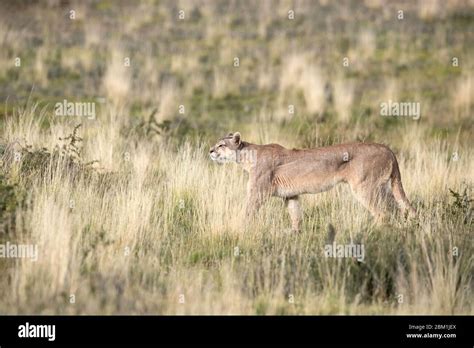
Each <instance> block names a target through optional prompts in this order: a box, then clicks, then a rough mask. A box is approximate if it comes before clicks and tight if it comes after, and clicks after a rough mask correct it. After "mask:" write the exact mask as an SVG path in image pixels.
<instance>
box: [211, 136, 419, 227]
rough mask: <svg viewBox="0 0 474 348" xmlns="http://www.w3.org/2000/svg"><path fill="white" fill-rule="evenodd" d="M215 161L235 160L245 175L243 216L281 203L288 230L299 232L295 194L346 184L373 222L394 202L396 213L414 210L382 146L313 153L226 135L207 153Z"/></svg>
mask: <svg viewBox="0 0 474 348" xmlns="http://www.w3.org/2000/svg"><path fill="white" fill-rule="evenodd" d="M210 157H211V159H212V160H213V161H217V162H229V161H231V162H236V163H238V164H240V165H241V166H242V167H243V169H244V170H245V171H247V172H248V174H249V180H248V185H247V208H246V214H247V216H253V215H254V214H255V213H256V212H257V211H258V209H259V207H260V206H261V205H262V204H263V203H264V202H265V200H266V199H267V198H269V197H271V196H276V197H281V198H283V199H284V200H285V201H286V205H287V207H288V211H289V214H290V218H291V222H292V229H293V230H295V231H299V230H300V222H301V216H302V213H301V207H300V202H299V200H298V196H299V195H301V194H306V193H319V192H323V191H327V190H329V189H331V188H332V187H334V186H335V185H337V184H339V183H348V184H349V186H350V188H351V190H352V192H353V194H354V196H355V197H356V199H357V200H358V201H359V202H360V203H361V204H362V205H363V206H364V207H365V208H367V209H368V210H369V211H370V213H371V214H372V215H373V216H374V217H375V218H376V219H381V218H383V217H384V216H385V210H386V208H387V205H388V204H389V203H390V198H394V200H395V202H396V203H397V205H398V207H399V209H400V210H401V211H402V212H408V213H410V214H414V213H415V210H414V209H413V207H412V206H411V204H410V202H409V201H408V199H407V197H406V195H405V192H404V190H403V186H402V181H401V177H400V170H399V168H398V162H397V159H396V158H395V155H394V154H393V152H392V151H391V150H390V149H389V148H388V147H387V146H385V145H382V144H376V143H350V144H340V145H334V146H327V147H320V148H314V149H292V150H290V149H286V148H284V147H283V146H281V145H278V144H266V145H257V144H251V143H249V142H246V141H242V139H241V135H240V133H239V132H237V133H230V134H228V135H227V136H226V137H223V138H221V139H219V140H218V141H217V143H216V144H215V145H214V146H213V147H211V149H210Z"/></svg>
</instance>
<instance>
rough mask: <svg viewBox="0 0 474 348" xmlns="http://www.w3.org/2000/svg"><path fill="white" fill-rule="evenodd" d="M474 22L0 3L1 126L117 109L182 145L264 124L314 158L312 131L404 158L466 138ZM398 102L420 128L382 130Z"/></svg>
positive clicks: (426, 4) (267, 2)
mask: <svg viewBox="0 0 474 348" xmlns="http://www.w3.org/2000/svg"><path fill="white" fill-rule="evenodd" d="M473 9H474V7H473V1H472V0H452V1H441V0H426V1H396V2H394V1H384V0H365V1H347V0H346V1H327V0H321V1H285V0H281V1H271V0H264V1H234V0H229V1H208V0H196V1H141V2H135V1H59V0H58V1H54V0H51V1H2V5H1V17H2V20H1V23H0V45H1V50H0V99H1V100H2V101H3V102H7V103H6V105H5V107H4V108H1V109H0V122H2V121H3V120H4V118H5V116H6V115H7V114H8V112H9V111H11V108H14V107H15V106H17V105H18V103H20V104H21V103H24V102H25V100H26V98H28V97H30V98H31V100H33V101H38V102H39V103H40V105H41V106H44V105H49V107H50V108H51V110H52V107H53V105H54V103H56V102H58V101H62V100H63V99H67V100H68V101H81V102H83V101H96V102H99V105H102V104H103V103H106V104H113V105H115V106H118V107H119V108H120V110H121V111H122V113H123V117H124V118H125V119H126V120H125V122H123V127H124V128H125V129H124V131H126V132H128V131H130V130H136V129H137V127H138V128H140V127H143V126H145V128H146V129H145V131H146V130H148V132H147V133H148V134H150V133H151V134H152V135H154V134H155V133H156V132H154V131H151V132H150V129H152V130H153V129H154V130H160V131H161V133H162V134H161V135H162V136H163V135H165V136H166V135H172V136H174V137H175V138H178V139H182V138H183V137H184V136H193V135H198V136H203V135H204V136H212V137H210V139H213V138H215V137H216V136H221V135H222V134H225V133H227V132H228V131H229V130H235V129H236V128H239V129H242V130H244V131H245V130H247V131H248V132H252V129H255V128H258V127H259V125H260V123H259V121H262V122H263V124H266V123H268V122H267V121H269V122H271V124H272V126H273V127H277V128H279V129H280V130H283V135H285V136H287V137H289V138H290V139H291V142H292V143H293V144H295V145H299V146H309V145H315V144H313V142H314V138H315V131H316V132H317V133H318V134H317V135H318V136H319V137H320V138H326V139H325V140H326V141H329V142H332V141H334V139H337V140H341V138H349V140H356V139H352V138H360V139H366V140H377V141H382V140H384V141H391V142H392V143H395V144H396V143H397V138H400V132H401V130H403V129H404V127H406V126H407V124H408V126H411V123H413V122H420V123H422V124H426V125H429V127H427V129H426V130H425V131H423V132H422V135H423V136H426V137H429V136H442V137H446V136H447V137H450V136H451V137H456V136H457V137H459V134H458V132H459V131H460V132H461V134H460V136H461V138H463V137H469V135H470V133H471V132H472V126H473V119H474V118H473V117H472V111H473V98H472V94H473V91H472V81H473V74H474V73H473V71H474V70H473V64H474V63H473V61H472V56H473V50H474V44H473V43H474V38H473V35H474V34H473V32H474V11H473ZM400 11H402V12H400ZM72 17H73V18H72ZM290 18H294V19H290ZM17 57H19V58H20V59H21V67H17V66H15V58H17ZM235 58H238V65H239V66H238V67H236V66H234V63H235V62H236V61H235ZM126 60H129V62H130V66H126ZM388 100H392V101H414V102H419V103H421V119H420V120H418V121H413V120H412V119H411V118H408V119H403V118H390V117H380V116H379V110H380V103H381V102H383V101H388ZM180 105H182V106H183V107H184V110H183V109H182V110H181V111H184V112H182V113H180V109H179V106H180ZM289 105H293V106H294V113H290V112H289ZM102 119H104V117H102ZM76 121H77V120H76ZM100 121H101V120H100V117H99V122H100ZM154 122H156V124H157V125H158V128H157V127H152V124H154ZM45 123H46V126H47V123H48V120H47V119H45ZM86 123H87V122H86ZM89 123H94V121H90V122H89ZM87 126H89V127H93V125H87V124H86V125H85V127H87ZM147 127H148V128H150V129H148V128H147ZM250 128H252V129H250ZM249 129H250V130H249ZM315 129H317V130H315ZM347 130H356V133H357V135H356V134H355V133H354V134H352V133H351V132H349V133H347V132H346V131H347ZM140 134H141V133H140ZM283 135H282V136H283ZM312 139H313V140H312ZM258 140H264V139H258Z"/></svg>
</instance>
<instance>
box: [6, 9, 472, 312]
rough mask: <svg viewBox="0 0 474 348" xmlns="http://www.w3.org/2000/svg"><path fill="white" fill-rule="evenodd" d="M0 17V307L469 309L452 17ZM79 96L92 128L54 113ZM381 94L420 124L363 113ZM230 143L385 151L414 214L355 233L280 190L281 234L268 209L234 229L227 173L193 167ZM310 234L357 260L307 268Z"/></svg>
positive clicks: (460, 36)
mask: <svg viewBox="0 0 474 348" xmlns="http://www.w3.org/2000/svg"><path fill="white" fill-rule="evenodd" d="M198 5H199V6H198ZM290 5H291V6H294V9H295V13H296V18H295V20H294V22H292V21H289V20H287V19H286V18H287V17H286V16H287V11H288V8H289V6H290ZM0 6H2V7H3V10H2V11H0V13H2V16H4V18H2V22H3V23H5V24H3V25H2V26H0V34H1V35H0V38H1V39H0V40H3V41H1V43H2V47H3V48H4V49H2V50H1V52H0V62H2V64H0V81H1V83H0V96H1V97H2V98H3V101H4V102H5V107H4V108H2V110H0V159H1V162H0V219H1V220H0V241H1V243H6V242H7V241H9V242H10V243H18V244H20V243H26V244H36V245H38V251H39V257H38V261H37V262H32V261H30V260H29V259H7V258H4V259H0V270H1V272H2V274H3V275H4V276H3V277H2V278H1V279H0V311H1V312H2V313H8V314H15V313H42V314H52V313H57V314H95V313H97V314H117V313H133V314H473V313H474V301H473V300H474V297H473V288H474V287H473V285H474V284H473V283H474V280H473V277H472V275H473V266H474V262H473V261H474V259H473V251H474V246H473V244H472V230H473V220H472V200H473V198H472V197H473V196H472V190H473V187H474V185H473V177H472V173H474V168H473V163H474V158H473V156H474V155H473V151H472V141H471V134H472V130H473V125H474V124H473V121H472V120H473V118H472V112H473V102H472V97H471V96H472V71H473V70H472V66H471V65H469V64H471V63H470V62H469V60H468V58H467V57H469V56H470V55H472V53H473V52H472V47H474V45H472V38H470V37H469V35H468V33H469V31H472V29H473V28H472V26H473V24H472V21H469V20H464V16H461V15H460V14H462V13H468V12H469V9H470V10H471V11H472V5H471V7H469V6H470V5H469V4H467V3H463V2H462V1H461V2H458V3H456V5H449V6H445V7H442V8H438V7H436V6H434V7H424V6H423V5H422V4H421V2H419V3H418V2H414V3H413V4H412V3H410V4H408V3H403V4H392V3H391V2H390V3H389V2H387V3H386V2H383V1H381V2H377V1H371V2H370V4H369V2H367V4H366V2H358V1H349V2H347V4H345V5H344V6H342V5H339V7H338V6H336V5H335V4H331V3H330V2H320V3H318V2H307V1H297V2H295V3H294V4H293V3H291V4H290V3H287V2H285V1H276V2H274V4H273V6H270V7H269V6H268V5H265V2H262V3H261V4H260V3H253V2H222V3H215V2H210V1H204V0H203V1H200V2H199V4H198V3H196V2H186V1H185V2H182V3H180V6H181V7H182V8H183V9H184V10H185V13H186V15H189V17H186V18H188V19H186V20H183V21H179V20H178V19H177V11H178V10H177V8H176V7H175V6H173V3H172V2H166V1H156V2H155V1H150V2H143V3H141V4H140V5H139V6H131V5H128V4H126V3H123V4H120V5H118V4H115V3H114V2H110V1H109V2H106V1H101V2H97V3H87V2H86V3H82V2H81V4H79V3H72V5H70V7H72V8H75V9H76V10H77V11H78V19H77V20H75V21H71V20H70V19H68V17H67V16H66V14H67V13H69V10H70V7H69V6H67V5H64V4H62V3H59V2H58V3H55V2H54V1H51V2H48V4H45V5H41V6H40V5H38V4H36V5H24V6H23V7H22V11H21V12H20V10H19V8H18V6H20V5H17V4H15V3H6V4H3V5H0ZM399 6H403V7H404V9H405V12H406V19H405V21H404V22H403V23H401V22H399V21H397V19H396V14H397V10H398V7H399ZM374 16H375V17H374ZM104 18H106V19H107V20H104ZM315 18H316V19H319V20H315ZM371 18H377V20H376V21H374V20H372V19H371ZM13 19H15V20H13ZM19 19H28V21H30V23H31V27H28V28H27V29H24V30H21V29H20V26H19V23H20V22H21V21H20V20H19ZM156 21H159V23H160V25H159V26H157V25H156ZM50 23H55V26H54V27H51V25H50ZM255 23H258V25H255ZM119 24H120V25H119ZM433 33H434V34H435V35H434V34H433ZM433 35H434V36H433ZM16 56H21V57H23V58H24V59H23V58H22V66H21V67H18V68H17V67H14V66H12V64H13V59H14V57H16ZM346 56H347V57H349V62H350V64H349V66H348V67H344V66H343V65H342V58H343V57H346ZM452 56H458V57H459V58H460V62H461V63H460V66H459V67H453V66H452V65H451V58H452ZM125 57H129V58H130V62H131V65H130V67H126V66H123V64H122V61H123V59H124V58H125ZM235 57H239V60H240V66H239V67H234V66H233V63H234V58H235ZM32 86H34V88H33V89H32ZM100 98H104V101H103V102H100V103H97V105H96V112H97V115H96V117H95V119H93V120H88V119H87V118H84V117H82V118H81V117H80V116H76V117H57V116H55V115H54V108H53V106H54V103H55V102H62V100H63V99H67V100H68V101H80V102H86V101H92V102H93V101H96V100H102V99H100ZM388 99H391V100H394V101H395V100H400V101H415V102H420V103H421V105H422V115H421V118H420V120H418V121H414V120H412V119H410V118H383V117H380V116H379V110H380V102H382V101H386V100H388ZM290 104H291V105H294V110H295V112H294V113H289V108H288V106H289V105H290ZM180 105H182V106H184V110H185V111H184V113H180V108H179V106H180ZM79 124H80V125H81V126H80V127H78V125H79ZM236 130H239V131H240V132H241V133H242V135H243V138H244V140H246V141H251V142H255V143H269V142H277V143H280V144H282V145H284V146H287V147H309V146H324V145H329V144H333V143H339V142H345V141H354V140H365V141H377V142H382V143H385V144H388V145H389V146H390V147H391V148H392V149H393V150H394V151H395V153H396V155H397V158H398V161H399V164H400V169H401V174H402V181H403V184H404V187H405V191H406V192H407V196H408V197H409V199H410V200H411V201H412V202H413V204H414V206H415V207H416V209H417V216H416V218H415V219H414V220H410V221H405V220H404V219H400V218H397V217H393V218H392V219H391V220H390V221H389V222H388V223H386V224H384V225H375V224H374V223H373V221H372V220H371V218H370V216H369V215H368V214H367V212H366V211H365V210H364V209H363V208H362V207H361V206H360V205H359V204H358V203H357V202H356V201H355V200H354V199H353V198H352V196H351V194H350V191H349V189H348V187H346V186H339V187H337V188H336V189H334V190H332V191H329V192H325V193H321V194H318V195H311V196H309V195H308V196H305V197H303V198H302V204H303V207H304V220H303V228H302V231H301V233H300V234H292V233H290V232H289V227H290V222H289V218H288V216H287V213H286V210H285V207H284V204H283V202H281V201H280V200H278V199H273V200H271V201H270V202H269V204H267V205H266V206H264V207H263V208H262V210H261V212H260V213H259V215H258V217H257V219H256V220H255V221H247V220H246V219H245V217H244V210H245V187H246V176H245V174H244V173H243V172H242V170H241V169H240V168H238V167H237V166H236V165H233V164H227V165H223V166H218V165H216V164H214V163H211V161H210V160H209V159H208V155H207V154H208V150H209V146H210V145H214V143H215V141H216V139H217V138H218V137H220V136H222V135H224V134H226V133H228V132H229V131H236ZM331 229H334V231H335V241H336V243H338V244H350V243H358V244H362V245H364V247H365V258H364V262H358V261H357V260H355V259H353V258H328V257H325V255H324V246H325V245H326V244H327V243H328V242H327V240H328V239H330V237H329V234H330V232H329V231H330V230H331ZM72 299H73V301H72Z"/></svg>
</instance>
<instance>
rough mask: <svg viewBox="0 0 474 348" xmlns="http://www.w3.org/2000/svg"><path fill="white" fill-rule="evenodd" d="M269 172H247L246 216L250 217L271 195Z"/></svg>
mask: <svg viewBox="0 0 474 348" xmlns="http://www.w3.org/2000/svg"><path fill="white" fill-rule="evenodd" d="M271 188H272V187H271V173H255V172H250V173H249V181H248V183H247V207H246V211H245V212H246V216H247V218H252V217H254V216H255V213H256V212H257V211H258V210H259V209H260V207H261V206H262V204H263V203H264V202H265V201H266V200H267V199H268V198H269V197H270V196H271V195H272V189H271Z"/></svg>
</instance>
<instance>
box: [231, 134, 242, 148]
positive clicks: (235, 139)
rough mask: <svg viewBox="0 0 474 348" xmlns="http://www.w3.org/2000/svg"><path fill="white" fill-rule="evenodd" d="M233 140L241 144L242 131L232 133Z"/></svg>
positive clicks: (236, 143)
mask: <svg viewBox="0 0 474 348" xmlns="http://www.w3.org/2000/svg"><path fill="white" fill-rule="evenodd" d="M232 141H233V142H234V143H235V145H240V133H239V132H235V133H234V135H232Z"/></svg>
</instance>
